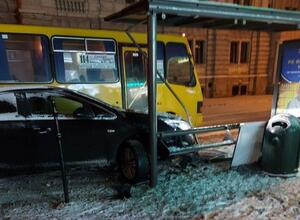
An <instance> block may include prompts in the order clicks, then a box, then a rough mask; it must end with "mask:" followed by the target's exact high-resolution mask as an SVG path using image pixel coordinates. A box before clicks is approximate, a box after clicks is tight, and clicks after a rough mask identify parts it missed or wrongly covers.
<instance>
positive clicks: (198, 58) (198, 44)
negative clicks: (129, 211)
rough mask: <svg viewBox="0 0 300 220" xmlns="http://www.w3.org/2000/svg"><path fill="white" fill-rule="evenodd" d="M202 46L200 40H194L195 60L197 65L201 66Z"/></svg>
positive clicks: (203, 43) (202, 59) (202, 58)
mask: <svg viewBox="0 0 300 220" xmlns="http://www.w3.org/2000/svg"><path fill="white" fill-rule="evenodd" d="M204 45H205V42H204V41H202V40H196V45H195V60H196V63H197V64H203V63H204V54H205V53H204Z"/></svg>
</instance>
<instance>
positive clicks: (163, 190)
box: [0, 157, 300, 219]
mask: <svg viewBox="0 0 300 220" xmlns="http://www.w3.org/2000/svg"><path fill="white" fill-rule="evenodd" d="M186 161H188V160H187V159H186V158H183V159H180V158H175V159H173V160H169V161H166V162H162V163H160V165H159V173H160V175H159V181H158V185H157V187H156V188H149V187H148V185H147V184H142V185H137V186H134V187H133V188H132V189H131V195H132V196H131V197H130V198H128V199H126V198H120V197H119V196H118V195H117V191H116V188H117V187H120V183H119V182H118V181H117V180H116V179H117V178H116V175H115V173H113V175H112V172H111V171H110V170H107V169H106V168H99V167H95V166H94V167H89V168H81V169H78V168H77V169H74V168H73V169H70V170H69V171H68V179H69V187H70V200H71V202H70V203H68V204H64V203H63V202H62V200H63V195H62V185H61V179H60V172H58V171H50V172H47V173H35V174H31V175H18V176H7V177H2V178H1V179H0V219H1V218H6V219H9V218H12V219H19V218H22V219H23V218H29V219H32V218H41V219H46V218H58V219H78V218H84V219H86V218H101V219H103V218H107V219H130V218H134V219H141V218H144V217H148V218H149V217H153V218H167V217H182V218H191V217H193V216H199V217H201V218H202V217H207V218H213V217H219V218H220V219H223V218H225V217H226V216H227V215H229V214H232V215H231V216H233V215H234V213H231V212H232V211H231V210H230V209H232V210H234V209H235V208H234V206H235V204H238V205H239V204H240V203H239V201H241V202H245V204H246V205H247V206H248V201H247V199H250V200H251V198H253V195H264V194H263V193H262V192H261V191H262V190H266V192H268V190H270V187H276V186H277V185H278V184H280V183H281V182H284V181H285V180H284V179H280V178H274V177H272V178H271V177H268V176H266V175H264V174H263V173H262V172H260V171H259V170H257V169H256V168H255V167H251V168H250V167H242V168H239V169H229V165H230V161H225V162H224V161H223V162H218V163H205V162H203V161H202V160H200V159H199V158H195V157H194V159H193V160H192V162H188V163H186ZM299 184H300V183H299ZM291 193H292V191H291ZM298 194H299V195H300V193H298ZM253 199H263V200H265V199H266V201H263V202H270V201H268V200H267V198H263V197H261V196H258V197H257V198H256V196H255V197H254V198H253ZM282 199H284V198H282ZM231 204H234V205H233V206H230V205H231ZM254 204H256V201H255V200H254ZM224 207H228V209H223V208H224ZM227 210H228V211H227ZM210 213H211V214H210ZM223 213H224V214H223ZM242 213H245V212H242Z"/></svg>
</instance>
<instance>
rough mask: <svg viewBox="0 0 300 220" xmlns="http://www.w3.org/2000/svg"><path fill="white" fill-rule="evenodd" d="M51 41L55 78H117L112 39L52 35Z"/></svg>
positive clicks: (103, 80)
mask: <svg viewBox="0 0 300 220" xmlns="http://www.w3.org/2000/svg"><path fill="white" fill-rule="evenodd" d="M52 42H53V50H54V61H55V68H56V78H57V81H59V82H62V83H109V82H116V81H118V71H117V63H116V47H115V42H114V41H113V40H104V39H88V38H64V37H54V38H53V41H52Z"/></svg>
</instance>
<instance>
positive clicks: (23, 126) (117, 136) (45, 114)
mask: <svg viewBox="0 0 300 220" xmlns="http://www.w3.org/2000/svg"><path fill="white" fill-rule="evenodd" d="M54 110H56V111H57V114H54V112H55V111H54ZM55 115H56V116H57V117H54V116H55ZM55 118H57V122H58V125H59V127H58V129H59V130H60V131H61V141H62V147H63V154H64V158H65V161H66V162H74V161H89V160H96V159H101V158H104V159H107V160H108V161H110V162H113V163H115V164H118V166H119V168H120V170H121V173H122V174H123V176H124V177H125V178H127V179H130V180H133V179H137V178H145V177H146V176H147V173H148V170H149V161H148V153H147V152H148V148H149V147H148V117H147V115H146V114H142V113H136V112H128V111H124V110H121V109H117V108H114V107H112V106H109V105H107V104H105V103H103V102H101V101H99V100H96V99H94V98H92V97H89V96H87V95H84V94H81V93H78V92H75V91H71V90H68V89H63V88H54V87H16V88H2V89H1V90H0V138H1V146H2V147H1V152H0V163H1V164H7V165H21V166H23V165H27V166H28V165H29V166H36V165H37V164H45V163H57V162H58V161H59V153H58V152H59V148H58V147H57V146H58V143H57V140H58V139H57V131H58V129H57V126H56V121H55V120H54V119H55ZM187 128H189V125H188V123H187V122H185V121H183V120H181V119H180V118H177V117H174V116H170V115H166V116H159V117H158V130H159V131H168V130H176V129H187ZM191 144H194V139H193V137H191V136H185V137H184V138H182V137H179V138H178V137H177V138H170V139H169V140H166V141H164V142H163V143H162V142H161V141H159V143H158V146H159V152H165V151H164V150H165V149H164V148H168V146H177V145H179V146H181V147H183V146H186V145H191Z"/></svg>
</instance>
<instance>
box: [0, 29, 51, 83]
mask: <svg viewBox="0 0 300 220" xmlns="http://www.w3.org/2000/svg"><path fill="white" fill-rule="evenodd" d="M2 34H7V35H9V34H14V35H29V36H40V37H45V38H46V40H47V43H48V50H47V52H48V55H47V57H48V61H49V74H50V76H51V77H50V78H51V79H50V81H43V82H30V81H26V82H25V81H24V82H17V81H11V80H7V81H3V80H0V85H1V84H51V83H53V82H54V80H55V76H54V74H53V72H54V68H53V67H54V66H53V63H54V62H53V57H52V53H51V52H52V51H51V42H50V38H49V36H48V35H46V34H36V33H22V32H0V35H2Z"/></svg>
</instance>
